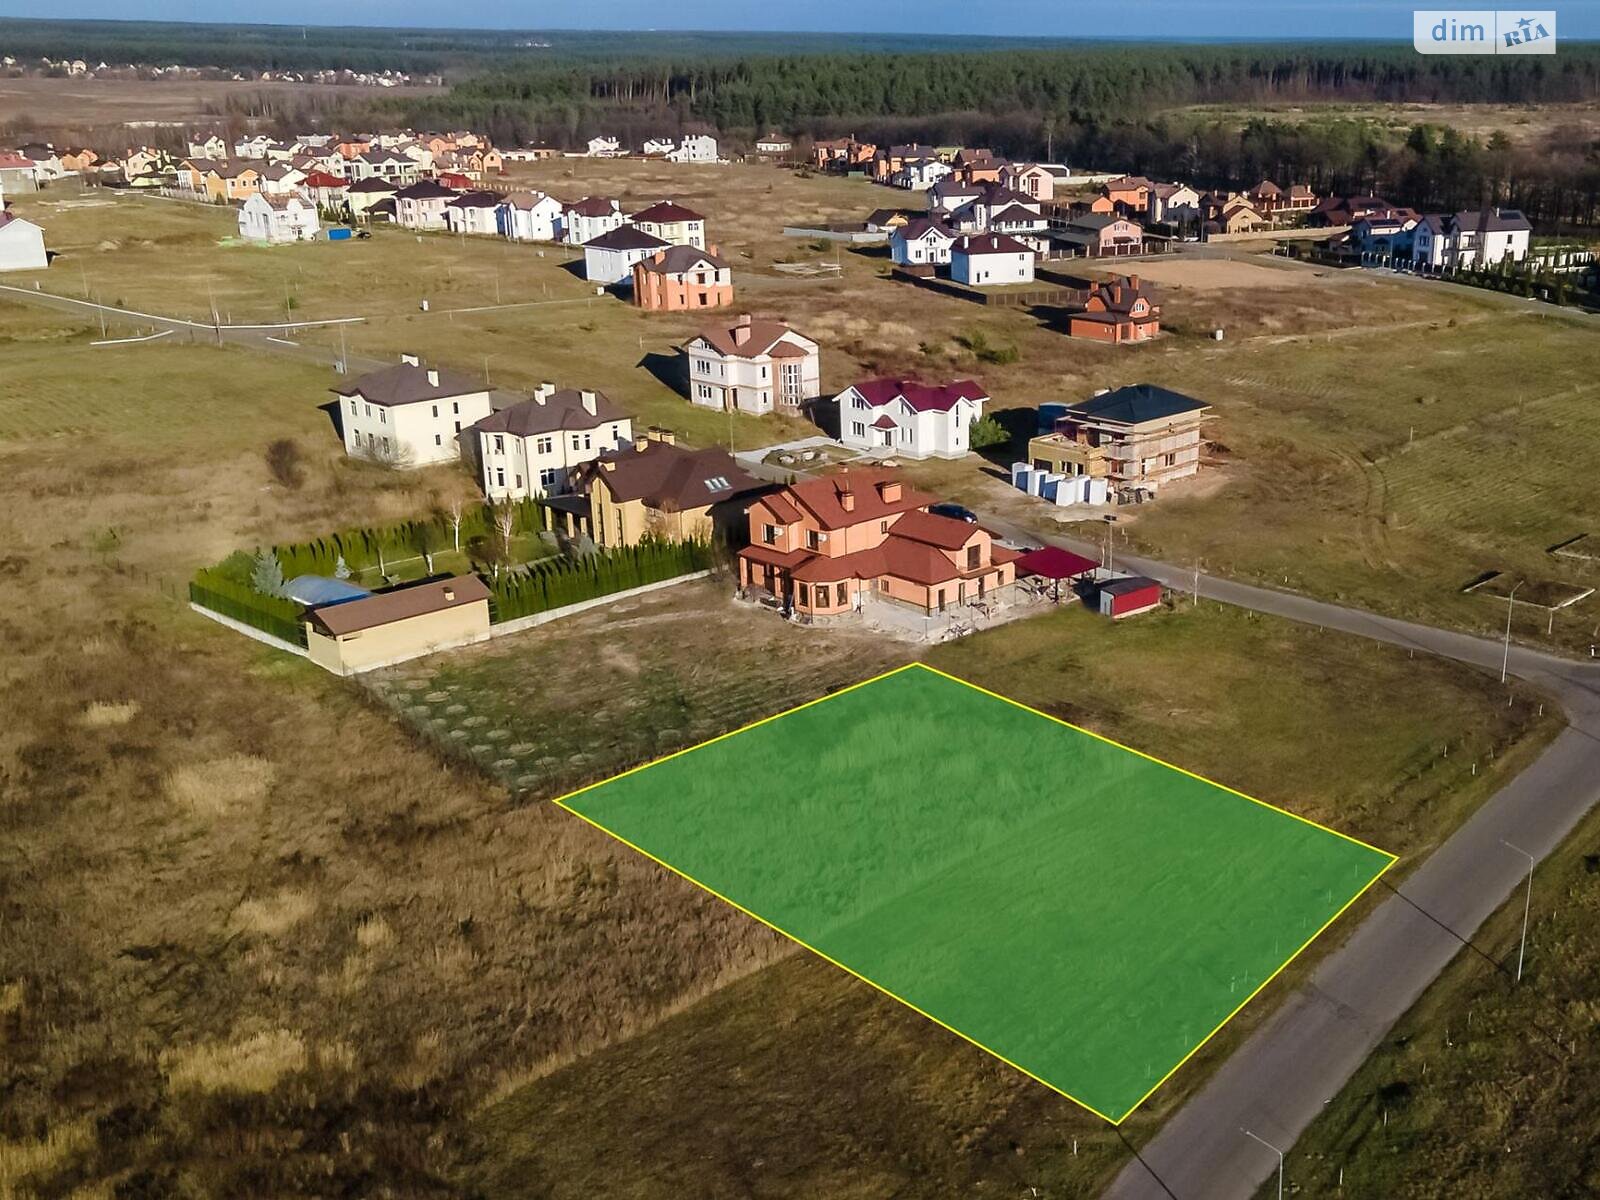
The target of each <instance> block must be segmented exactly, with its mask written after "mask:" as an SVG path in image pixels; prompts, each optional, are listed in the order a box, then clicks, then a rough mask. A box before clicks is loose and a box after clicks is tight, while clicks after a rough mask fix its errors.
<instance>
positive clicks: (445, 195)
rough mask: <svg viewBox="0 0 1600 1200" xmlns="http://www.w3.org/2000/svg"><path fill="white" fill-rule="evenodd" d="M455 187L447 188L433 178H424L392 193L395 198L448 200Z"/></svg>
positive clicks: (453, 193)
mask: <svg viewBox="0 0 1600 1200" xmlns="http://www.w3.org/2000/svg"><path fill="white" fill-rule="evenodd" d="M455 194H456V193H455V189H453V188H447V187H445V186H444V184H442V183H439V182H438V181H436V180H433V179H424V180H422V181H421V182H420V183H413V184H412V185H411V186H410V187H403V188H401V189H400V190H399V191H398V192H396V193H395V194H394V198H395V199H396V200H448V199H450V197H452V196H454V195H455Z"/></svg>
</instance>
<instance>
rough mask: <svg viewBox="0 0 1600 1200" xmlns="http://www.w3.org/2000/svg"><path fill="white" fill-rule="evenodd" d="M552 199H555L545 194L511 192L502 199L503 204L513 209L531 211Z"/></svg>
mask: <svg viewBox="0 0 1600 1200" xmlns="http://www.w3.org/2000/svg"><path fill="white" fill-rule="evenodd" d="M552 198H553V197H551V196H548V195H546V194H545V193H544V192H511V193H509V194H507V195H506V196H503V197H502V198H501V203H502V204H507V205H509V206H511V207H512V208H529V209H531V208H535V207H537V206H538V205H540V204H543V203H544V202H545V201H546V200H550V199H552ZM558 203H559V201H558Z"/></svg>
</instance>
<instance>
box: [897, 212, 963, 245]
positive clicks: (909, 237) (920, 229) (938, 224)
mask: <svg viewBox="0 0 1600 1200" xmlns="http://www.w3.org/2000/svg"><path fill="white" fill-rule="evenodd" d="M930 233H934V234H937V235H938V236H940V237H942V238H944V239H945V241H947V242H953V241H955V240H956V235H955V233H954V231H953V230H951V229H949V228H948V227H947V226H946V225H945V224H944V223H943V222H942V221H938V220H935V219H934V218H933V217H915V218H913V219H912V220H910V221H907V222H906V223H905V224H904V225H902V226H900V228H899V229H897V230H895V231H894V234H893V235H892V236H894V237H897V238H900V239H901V240H902V241H907V242H915V241H919V240H920V239H922V238H924V237H926V236H927V235H928V234H930Z"/></svg>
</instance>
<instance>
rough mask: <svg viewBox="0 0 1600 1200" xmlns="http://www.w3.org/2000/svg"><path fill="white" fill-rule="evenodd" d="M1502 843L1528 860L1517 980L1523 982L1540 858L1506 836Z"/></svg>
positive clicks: (1518, 951) (1518, 949)
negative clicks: (1524, 961)
mask: <svg viewBox="0 0 1600 1200" xmlns="http://www.w3.org/2000/svg"><path fill="white" fill-rule="evenodd" d="M1500 844H1501V845H1502V846H1504V847H1505V848H1506V849H1507V850H1515V851H1516V852H1517V853H1518V854H1520V855H1522V857H1523V858H1525V859H1527V860H1528V886H1527V889H1526V890H1525V891H1524V892H1523V896H1522V944H1521V945H1520V946H1518V947H1517V982H1518V983H1521V982H1522V960H1523V957H1524V955H1526V954H1527V952H1528V914H1529V913H1531V912H1532V911H1533V868H1534V867H1535V866H1537V865H1538V860H1537V859H1535V858H1534V857H1533V855H1531V854H1529V853H1528V852H1527V851H1526V850H1524V849H1523V848H1522V847H1521V846H1513V845H1512V844H1511V843H1510V842H1508V841H1506V840H1505V838H1501V839H1500Z"/></svg>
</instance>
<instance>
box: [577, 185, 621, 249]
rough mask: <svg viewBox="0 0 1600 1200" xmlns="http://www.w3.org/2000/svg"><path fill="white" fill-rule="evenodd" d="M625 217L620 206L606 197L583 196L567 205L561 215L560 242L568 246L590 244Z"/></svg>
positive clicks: (608, 231)
mask: <svg viewBox="0 0 1600 1200" xmlns="http://www.w3.org/2000/svg"><path fill="white" fill-rule="evenodd" d="M625 220H627V218H626V217H624V216H623V215H622V205H620V204H618V203H617V202H616V201H615V200H612V199H610V198H609V197H606V196H585V197H584V198H583V199H582V200H574V201H572V202H571V203H570V204H568V205H567V207H566V209H565V210H564V211H563V212H562V214H561V240H562V241H563V242H566V243H567V244H568V245H569V246H581V245H583V244H584V243H585V242H592V241H594V239H595V238H597V237H599V236H600V235H601V234H603V233H610V232H611V231H612V230H613V229H616V228H617V227H618V226H620V225H621V224H622V223H623V222H624V221H625Z"/></svg>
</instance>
